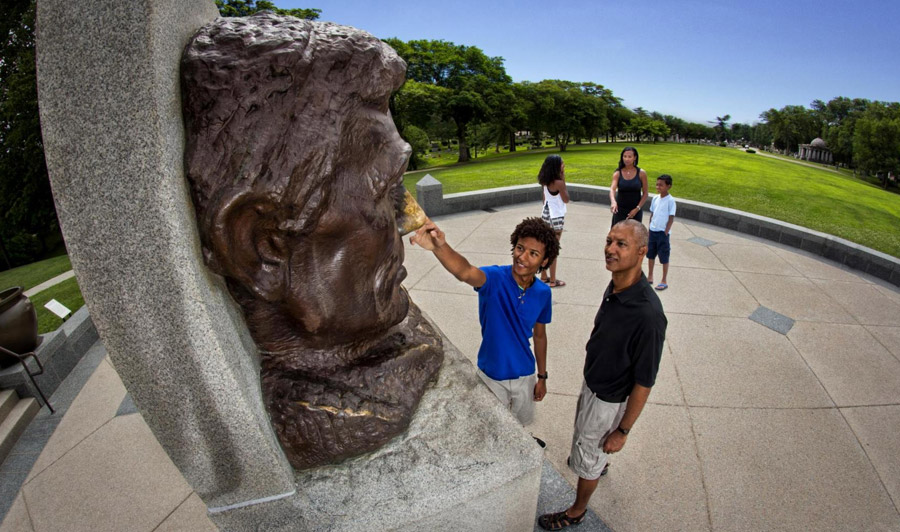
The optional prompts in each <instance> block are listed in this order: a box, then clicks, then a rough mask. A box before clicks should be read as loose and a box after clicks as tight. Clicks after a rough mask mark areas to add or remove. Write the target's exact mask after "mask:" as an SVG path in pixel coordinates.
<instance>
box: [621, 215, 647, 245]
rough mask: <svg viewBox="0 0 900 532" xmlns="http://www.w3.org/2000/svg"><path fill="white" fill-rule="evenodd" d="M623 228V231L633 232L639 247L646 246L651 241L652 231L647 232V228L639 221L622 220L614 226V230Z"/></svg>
mask: <svg viewBox="0 0 900 532" xmlns="http://www.w3.org/2000/svg"><path fill="white" fill-rule="evenodd" d="M616 227H621V228H623V229H628V230H629V231H631V234H632V235H634V240H635V242H636V243H637V245H638V247H641V246H646V245H647V243H648V242H649V241H650V231H648V230H647V227H646V226H645V225H644V224H642V223H641V222H639V221H637V220H622V221H621V222H619V223H617V224H616V225H614V226H613V228H616Z"/></svg>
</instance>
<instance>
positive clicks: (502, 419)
mask: <svg viewBox="0 0 900 532" xmlns="http://www.w3.org/2000/svg"><path fill="white" fill-rule="evenodd" d="M443 340H444V350H445V352H444V365H443V367H442V368H441V372H440V375H439V376H438V381H437V382H436V384H435V385H434V386H432V387H431V388H429V389H428V391H427V392H426V393H425V395H424V397H423V398H422V401H421V403H420V404H419V408H418V410H417V411H416V415H415V417H414V418H413V421H412V423H411V424H410V427H409V429H408V430H407V431H406V432H405V433H403V434H402V435H401V436H398V437H397V438H395V439H394V440H392V441H391V442H390V443H388V444H387V445H385V446H384V447H382V448H381V449H379V450H378V451H375V452H373V453H370V454H367V455H363V456H360V457H357V458H354V459H351V460H347V461H345V462H343V463H341V464H339V465H336V466H329V467H321V468H317V469H312V470H307V471H301V472H298V473H296V474H295V482H296V486H297V492H296V494H294V495H293V496H291V497H288V498H285V499H280V500H276V501H272V502H267V503H261V504H255V505H252V506H244V507H240V508H233V509H216V508H211V509H210V518H211V519H212V521H213V522H214V523H215V524H216V525H217V526H218V527H219V528H220V529H222V530H234V531H244V530H395V529H406V530H428V531H442V530H447V531H450V530H453V531H456V530H532V529H533V528H534V515H535V511H536V508H537V501H538V494H539V490H540V481H541V464H542V461H543V451H542V450H541V449H540V448H539V447H538V446H537V444H536V443H535V441H534V440H533V439H532V438H531V436H530V435H529V434H528V432H527V431H526V430H525V429H524V428H522V426H521V425H520V424H519V423H518V422H517V421H516V419H515V418H514V417H513V416H512V414H510V413H509V411H508V410H506V409H505V408H503V407H502V406H501V404H500V402H499V401H497V399H496V398H495V397H494V396H493V394H491V392H490V391H489V390H488V389H487V387H485V386H484V384H482V382H481V381H480V379H479V378H478V376H477V375H475V368H474V367H473V365H472V363H471V362H469V360H468V359H466V358H465V357H464V356H463V355H462V354H460V353H459V351H458V350H457V349H456V348H455V347H453V344H451V343H450V341H449V340H448V339H447V338H446V337H444V338H443Z"/></svg>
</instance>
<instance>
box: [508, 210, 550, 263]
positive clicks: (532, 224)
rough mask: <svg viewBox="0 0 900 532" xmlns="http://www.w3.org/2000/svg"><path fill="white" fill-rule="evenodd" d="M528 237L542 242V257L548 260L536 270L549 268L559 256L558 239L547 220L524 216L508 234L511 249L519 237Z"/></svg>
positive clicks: (513, 248) (514, 246) (514, 247)
mask: <svg viewBox="0 0 900 532" xmlns="http://www.w3.org/2000/svg"><path fill="white" fill-rule="evenodd" d="M528 237H531V238H533V239H535V240H537V241H538V242H540V243H542V244H544V258H545V259H550V260H548V261H547V265H546V266H542V267H538V272H542V271H544V270H546V269H547V268H549V267H550V265H551V264H553V261H555V260H556V257H558V256H559V249H560V248H559V240H557V238H556V233H555V232H554V231H553V228H552V227H550V226H549V225H547V222H545V221H544V220H542V219H540V218H525V219H524V220H522V221H521V222H520V223H519V225H517V226H516V228H515V230H514V231H513V232H512V234H511V235H509V243H510V244H512V250H515V249H516V244H517V243H518V242H519V240H520V239H522V238H528ZM541 262H543V261H541Z"/></svg>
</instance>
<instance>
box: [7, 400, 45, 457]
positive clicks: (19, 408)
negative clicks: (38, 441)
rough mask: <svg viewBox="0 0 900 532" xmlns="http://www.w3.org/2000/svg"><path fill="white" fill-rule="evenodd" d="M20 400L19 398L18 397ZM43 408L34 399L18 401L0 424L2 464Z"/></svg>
mask: <svg viewBox="0 0 900 532" xmlns="http://www.w3.org/2000/svg"><path fill="white" fill-rule="evenodd" d="M16 398H17V399H18V396H16ZM40 409H41V406H40V405H39V404H38V402H37V401H36V400H35V399H34V398H33V397H26V398H25V399H18V400H17V402H16V404H15V405H14V406H13V407H12V409H11V410H10V411H9V413H8V415H7V416H6V418H5V419H3V421H2V422H0V463H2V462H3V460H5V459H6V456H7V455H8V454H9V452H10V451H12V448H13V446H14V445H15V444H16V441H18V439H19V436H21V435H22V433H23V432H25V429H26V428H28V424H29V423H31V420H32V419H34V416H36V415H37V413H38V412H39V411H40Z"/></svg>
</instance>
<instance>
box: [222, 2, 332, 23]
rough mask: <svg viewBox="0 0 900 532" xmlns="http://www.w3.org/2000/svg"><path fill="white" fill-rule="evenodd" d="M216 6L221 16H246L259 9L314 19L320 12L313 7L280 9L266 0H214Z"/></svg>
mask: <svg viewBox="0 0 900 532" xmlns="http://www.w3.org/2000/svg"><path fill="white" fill-rule="evenodd" d="M216 7H217V8H219V14H221V15H222V16H223V17H246V16H249V15H252V14H254V13H257V12H259V11H272V12H273V13H276V14H278V15H288V16H291V17H297V18H303V19H306V20H316V19H318V18H319V15H320V14H322V10H321V9H314V8H295V9H281V8H279V7H275V4H274V3H272V2H268V1H266V0H259V1H255V0H216Z"/></svg>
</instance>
